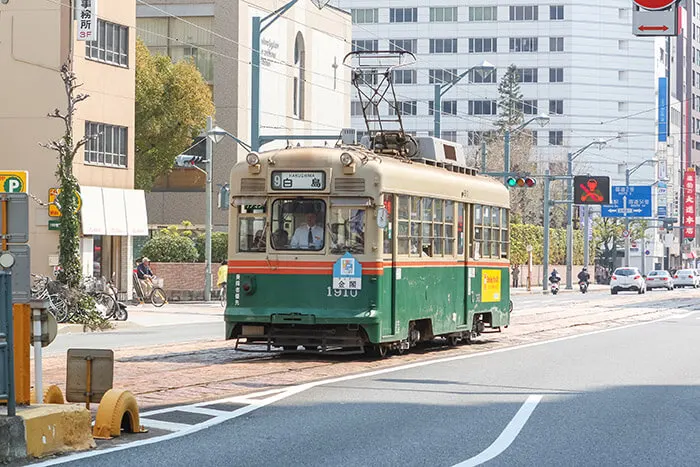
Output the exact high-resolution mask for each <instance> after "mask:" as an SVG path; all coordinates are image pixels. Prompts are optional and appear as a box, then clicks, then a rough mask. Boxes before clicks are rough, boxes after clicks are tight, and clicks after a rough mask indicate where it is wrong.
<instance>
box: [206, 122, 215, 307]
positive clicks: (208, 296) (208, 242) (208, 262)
mask: <svg viewBox="0 0 700 467" xmlns="http://www.w3.org/2000/svg"><path fill="white" fill-rule="evenodd" d="M213 127H214V122H213V119H212V118H211V116H209V117H207V135H209V134H210V132H211V130H212V128H213ZM206 140H207V141H206V145H207V161H206V166H205V167H206V169H205V171H206V174H205V177H206V180H207V187H206V192H207V193H206V196H207V202H206V209H207V212H206V219H205V221H204V222H205V223H206V226H205V229H204V231H205V239H204V261H205V272H204V274H205V276H204V301H206V302H208V301H209V300H211V217H212V213H211V209H212V208H211V196H212V188H211V179H212V173H211V172H212V161H211V159H212V154H213V144H214V143H213V141H212V140H211V138H209V136H207V138H206Z"/></svg>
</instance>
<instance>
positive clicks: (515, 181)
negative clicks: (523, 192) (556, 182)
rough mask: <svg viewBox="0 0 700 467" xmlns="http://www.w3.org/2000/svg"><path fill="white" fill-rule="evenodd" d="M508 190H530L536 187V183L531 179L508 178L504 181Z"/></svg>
mask: <svg viewBox="0 0 700 467" xmlns="http://www.w3.org/2000/svg"><path fill="white" fill-rule="evenodd" d="M506 183H507V184H508V187H509V188H515V187H521V188H522V187H527V188H532V187H533V186H535V185H537V181H536V180H535V179H534V178H532V177H508V179H507V180H506Z"/></svg>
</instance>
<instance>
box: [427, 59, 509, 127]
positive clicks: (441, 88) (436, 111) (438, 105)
mask: <svg viewBox="0 0 700 467" xmlns="http://www.w3.org/2000/svg"><path fill="white" fill-rule="evenodd" d="M476 69H482V70H491V71H495V70H496V67H495V66H494V65H493V64H491V63H489V62H488V61H486V60H484V61H483V62H481V63H480V64H478V65H476V66H473V67H471V68H469V69H468V70H467V71H465V72H463V73H462V74H460V75H458V76H457V77H456V78H454V79H453V80H451V81H448V82H446V83H443V84H436V85H435V101H434V102H433V115H434V116H435V118H434V124H433V135H434V136H435V137H436V138H440V136H441V131H440V124H441V120H442V96H444V95H445V93H446V92H447V91H449V90H450V89H452V88H453V87H454V86H455V85H456V84H457V83H459V82H460V81H461V80H462V78H464V77H465V76H467V75H468V74H469V73H471V72H472V71H474V70H476Z"/></svg>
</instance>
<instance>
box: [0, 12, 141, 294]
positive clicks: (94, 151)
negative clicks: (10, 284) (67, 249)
mask: <svg viewBox="0 0 700 467" xmlns="http://www.w3.org/2000/svg"><path fill="white" fill-rule="evenodd" d="M92 1H93V3H94V4H96V7H97V28H96V36H95V38H96V39H95V40H93V41H79V40H77V28H78V24H77V21H76V20H75V19H74V14H75V13H74V9H73V7H74V6H75V5H76V4H77V3H78V2H76V1H75V0H73V1H72V2H71V1H69V0H63V1H55V2H54V1H47V0H21V1H19V0H9V2H8V3H7V4H0V69H1V70H2V73H1V74H0V102H2V105H0V139H1V140H2V141H3V143H4V144H3V149H2V155H1V156H0V171H3V170H8V171H9V170H26V171H28V172H29V176H28V192H29V193H30V195H31V198H32V199H30V213H29V223H30V227H29V229H30V246H31V269H32V272H34V273H40V274H51V273H52V271H53V267H54V266H57V265H58V232H57V231H56V230H54V229H56V228H57V225H56V224H57V221H58V218H54V217H50V216H49V209H48V206H47V205H46V203H47V202H48V196H49V189H51V188H55V187H57V180H56V175H55V172H56V165H57V157H56V153H55V152H53V151H50V150H48V149H45V148H43V147H40V145H39V144H40V143H46V142H49V141H51V140H58V139H60V138H61V136H62V135H63V122H62V121H61V120H58V119H54V118H49V117H47V114H48V113H49V112H51V111H53V109H59V110H60V111H61V112H65V109H66V101H67V99H66V93H65V90H64V86H63V82H62V81H61V79H60V76H59V70H60V68H61V66H62V65H63V64H64V63H65V62H66V60H67V59H68V58H69V57H72V66H73V70H74V71H75V73H76V76H77V78H78V82H80V83H82V87H81V88H80V90H79V92H82V93H86V94H88V95H89V96H90V97H89V98H88V99H87V100H85V101H83V102H81V103H79V104H78V108H77V111H76V113H75V115H74V125H73V126H74V128H73V130H74V135H75V138H76V139H79V138H82V137H83V136H84V135H85V134H86V133H87V134H89V135H93V136H94V138H93V139H92V140H91V141H90V142H88V144H87V145H86V146H85V147H84V148H83V149H81V150H80V151H79V152H78V154H77V155H76V157H75V161H74V166H73V168H74V172H75V174H76V176H77V178H78V182H79V184H80V187H81V198H82V208H81V213H80V216H81V224H82V235H81V257H82V262H83V272H84V274H85V275H88V276H91V275H95V276H105V277H112V275H113V274H114V278H115V279H116V282H117V285H118V287H119V289H120V291H123V292H126V291H130V290H131V285H132V284H131V270H132V267H133V266H132V256H133V255H132V242H133V237H135V236H143V235H147V234H148V230H147V218H146V209H145V198H144V194H143V192H142V191H138V190H133V187H134V152H135V151H134V106H135V102H134V87H135V71H134V61H135V57H134V53H135V43H136V42H135V40H136V34H135V5H133V3H132V2H125V1H123V0H92Z"/></svg>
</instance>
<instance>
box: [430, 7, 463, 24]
mask: <svg viewBox="0 0 700 467" xmlns="http://www.w3.org/2000/svg"><path fill="white" fill-rule="evenodd" d="M455 21H457V7H449V6H448V7H436V8H431V9H430V22H431V23H453V22H455Z"/></svg>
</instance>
